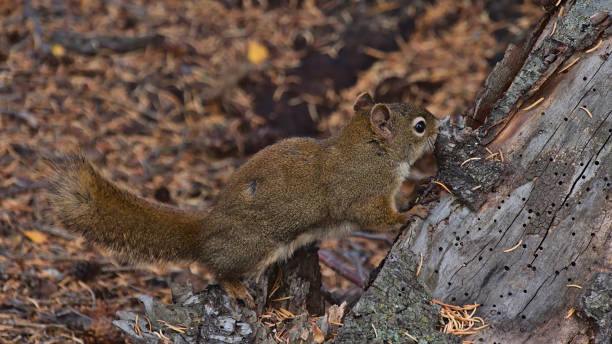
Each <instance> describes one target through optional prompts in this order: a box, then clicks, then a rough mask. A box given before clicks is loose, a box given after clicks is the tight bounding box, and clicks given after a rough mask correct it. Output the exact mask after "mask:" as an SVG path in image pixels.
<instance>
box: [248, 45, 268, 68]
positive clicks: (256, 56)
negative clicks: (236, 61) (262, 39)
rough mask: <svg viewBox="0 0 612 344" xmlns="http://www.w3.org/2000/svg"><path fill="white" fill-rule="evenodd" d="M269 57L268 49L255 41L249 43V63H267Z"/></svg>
mask: <svg viewBox="0 0 612 344" xmlns="http://www.w3.org/2000/svg"><path fill="white" fill-rule="evenodd" d="M268 55H269V54H268V48H266V47H265V46H263V45H262V44H261V43H258V42H255V41H250V42H249V51H248V53H247V57H248V58H249V61H251V62H253V63H255V64H259V63H262V62H263V61H265V60H266V59H267V58H268Z"/></svg>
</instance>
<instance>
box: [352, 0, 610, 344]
mask: <svg viewBox="0 0 612 344" xmlns="http://www.w3.org/2000/svg"><path fill="white" fill-rule="evenodd" d="M564 5H565V7H564V13H563V14H562V15H560V16H558V15H557V14H558V13H557V12H558V11H559V10H560V7H557V8H555V9H554V11H555V12H553V13H551V14H549V15H547V16H546V17H545V18H544V20H543V22H542V23H541V25H540V26H539V27H538V28H537V29H536V32H535V34H534V36H533V38H532V39H531V41H530V42H531V43H528V44H525V45H523V46H522V47H523V49H528V50H526V51H517V50H516V49H518V48H510V49H509V51H508V52H507V53H506V58H505V59H504V60H503V61H502V62H501V64H500V65H498V66H497V67H496V69H495V71H493V72H492V74H491V75H492V76H503V77H501V79H499V80H498V81H496V80H495V78H492V77H490V78H489V79H488V80H487V83H486V84H485V89H484V90H483V91H482V92H481V93H480V94H479V98H478V99H477V100H476V101H475V102H474V104H475V106H474V107H473V108H472V109H471V110H470V111H469V112H468V113H467V114H466V118H467V119H468V122H469V124H470V125H471V126H472V127H473V128H477V129H476V130H475V131H474V132H473V133H471V134H470V133H469V130H468V129H463V130H461V129H454V131H453V133H452V134H451V137H450V138H449V142H450V143H453V142H455V143H456V145H455V147H454V149H455V152H454V156H453V155H452V154H443V153H444V148H448V145H445V146H444V147H441V146H440V143H438V146H437V154H438V157H439V159H440V160H441V165H442V166H446V167H442V168H441V170H442V173H443V174H441V175H440V176H439V177H440V180H442V181H443V182H444V183H445V184H446V185H447V186H448V187H450V189H451V190H452V191H453V194H454V195H448V194H442V197H441V199H440V200H439V201H438V202H437V203H435V204H432V205H430V207H431V210H430V215H429V217H428V218H427V219H425V220H417V221H416V222H414V223H412V224H411V225H409V226H408V228H407V229H406V231H407V232H406V235H405V236H404V237H403V238H402V239H400V240H399V241H398V242H397V243H396V244H395V246H394V248H393V249H392V251H391V252H390V254H389V256H388V257H387V260H386V262H385V263H384V265H383V266H382V268H381V270H380V273H379V274H378V277H377V278H376V280H375V281H374V282H373V284H372V286H376V285H379V284H380V283H383V284H384V283H386V282H385V280H386V279H387V278H388V276H393V275H395V274H399V273H400V272H401V270H398V268H397V266H396V265H395V264H393V263H392V262H394V261H397V260H405V259H406V257H411V256H414V255H417V256H418V255H419V254H420V253H422V254H423V256H424V263H423V268H422V271H421V274H420V275H419V280H420V281H421V282H423V283H425V284H426V285H427V286H428V287H429V288H430V289H431V290H432V294H433V297H434V298H436V299H440V300H442V301H443V302H447V303H451V304H459V305H461V304H471V303H479V304H481V305H482V306H481V307H479V308H478V311H477V313H476V315H478V316H481V317H483V318H484V319H485V320H486V321H487V322H489V323H491V327H489V328H487V329H485V330H482V331H480V332H479V334H477V335H472V336H468V337H465V338H464V339H466V340H472V341H476V342H484V343H493V342H497V343H500V342H501V343H527V342H529V343H570V342H573V343H577V342H581V340H583V339H585V338H586V339H589V338H591V339H592V338H594V336H597V338H598V340H603V341H601V342H609V341H610V338H609V336H610V335H609V334H607V333H608V332H606V331H607V330H606V331H604V329H603V328H602V329H599V327H598V326H601V325H598V324H599V322H598V321H600V320H601V319H604V320H603V322H604V323H606V321H608V320H605V319H609V312H610V311H609V310H608V311H607V312H608V313H607V315H606V316H607V317H608V318H605V317H603V316H600V317H599V318H598V319H596V321H595V324H594V325H593V324H592V323H591V322H590V321H586V320H585V318H586V317H584V316H581V314H582V312H584V314H586V315H589V311H588V310H586V309H584V308H583V307H577V306H576V307H577V311H578V312H577V313H576V314H578V315H579V316H577V315H573V316H571V317H569V318H568V319H565V317H566V314H568V311H569V310H570V309H571V308H573V307H574V302H575V301H576V299H577V298H578V295H579V293H580V289H579V288H577V287H575V286H572V285H579V286H582V287H583V288H588V287H589V285H590V283H592V282H590V281H592V280H593V278H594V276H595V275H596V274H598V273H600V272H609V271H610V270H611V269H612V240H611V234H612V233H611V229H612V201H611V200H610V195H611V194H612V187H611V184H610V183H611V182H612V144H611V141H612V92H611V87H610V80H612V59H609V55H610V53H611V52H612V39H611V38H610V32H611V28H610V23H611V22H612V18H610V14H609V13H605V10H609V9H610V5H609V1H596V0H591V1H588V0H584V1H575V2H568V3H565V4H564ZM602 14H603V15H602ZM600 17H601V18H600ZM554 22H557V24H556V26H557V27H556V31H555V33H554V34H553V35H552V37H551V35H550V33H551V31H552V28H553V25H554ZM599 40H602V43H601V45H600V46H599V48H597V49H596V50H595V51H593V52H588V53H587V52H586V51H585V50H588V48H589V47H591V46H594V45H595V44H597V43H598V41H599ZM578 57H579V58H580V60H579V61H578V62H577V63H576V64H575V65H573V66H572V67H571V68H569V70H567V71H566V72H564V73H559V71H560V70H561V69H562V68H563V67H565V66H567V65H568V64H569V63H570V62H572V61H574V60H575V59H576V58H578ZM516 66H519V67H520V68H516ZM507 80H512V83H511V84H510V85H509V86H507V87H497V86H496V85H495V83H496V82H500V83H502V85H505V82H506V81H507ZM492 85H493V86H492ZM500 89H501V90H503V91H502V92H500ZM491 94H493V95H495V96H494V97H493V96H491ZM540 98H544V99H543V101H541V102H540V103H539V104H538V105H537V106H535V107H533V108H531V109H529V110H523V109H524V108H525V107H526V106H527V105H528V104H532V103H534V102H536V100H538V99H540ZM581 107H584V108H585V109H588V110H589V111H590V113H591V114H592V118H591V117H590V116H589V114H587V111H585V110H583V109H581ZM479 123H483V125H482V126H478V125H479ZM466 131H467V132H468V136H469V135H473V142H477V143H478V142H479V143H481V144H483V145H486V146H487V147H488V148H489V149H490V150H491V151H493V152H496V151H498V150H501V151H502V152H503V155H504V158H505V159H504V163H503V172H501V174H500V176H499V179H498V180H497V181H494V184H495V185H492V184H487V183H485V184H487V185H489V187H486V188H485V187H483V188H482V191H481V190H480V189H479V190H478V191H481V193H480V195H478V196H477V197H476V198H474V197H475V196H476V195H469V194H468V193H467V192H466V190H467V189H468V188H469V187H470V186H472V185H474V184H475V183H476V182H475V181H474V180H473V179H474V176H473V172H471V170H479V169H483V170H486V171H494V170H495V168H494V166H493V165H491V163H490V162H489V161H487V160H486V159H484V158H485V155H484V154H483V153H482V149H483V148H484V147H482V146H480V147H476V146H477V145H476V144H472V145H470V144H464V142H466V141H465V138H463V137H461V135H457V133H458V132H461V133H462V134H465V133H466ZM467 157H479V158H482V159H481V160H474V161H470V162H468V163H467V164H466V165H464V166H460V164H461V163H462V162H464V161H465V159H466V158H467ZM491 168H493V170H491ZM486 175H488V176H491V178H493V179H495V178H494V174H491V173H488V172H487V173H486ZM491 178H489V179H487V180H491ZM519 243H520V244H519ZM517 244H519V245H518V247H517V248H516V249H514V250H512V251H510V252H504V250H507V249H509V248H512V247H514V246H517ZM412 264H415V263H414V261H413V263H412ZM568 285H569V286H568ZM368 293H374V294H383V295H384V294H385V293H386V289H385V288H379V287H374V288H373V287H370V288H369V289H368V290H366V292H365V293H364V297H365V296H367V295H368ZM352 318H355V315H354V314H350V315H349V317H348V319H347V320H346V321H347V322H348V321H352V320H351V319H352ZM396 330H397V329H396ZM597 331H599V332H597ZM596 333H597V334H596ZM601 336H604V339H599V338H600V337H601Z"/></svg>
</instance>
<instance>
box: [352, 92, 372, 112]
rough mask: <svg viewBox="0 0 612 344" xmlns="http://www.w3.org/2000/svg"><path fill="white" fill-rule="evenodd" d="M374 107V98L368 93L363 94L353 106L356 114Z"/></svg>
mask: <svg viewBox="0 0 612 344" xmlns="http://www.w3.org/2000/svg"><path fill="white" fill-rule="evenodd" d="M372 105H374V100H373V99H372V96H370V94H369V93H368V92H363V93H362V94H360V95H359V96H358V97H357V100H356V101H355V105H353V110H355V112H358V111H360V110H366V109H369V108H371V107H372Z"/></svg>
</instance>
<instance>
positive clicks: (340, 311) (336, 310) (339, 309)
mask: <svg viewBox="0 0 612 344" xmlns="http://www.w3.org/2000/svg"><path fill="white" fill-rule="evenodd" d="M345 307H346V301H344V302H342V304H341V305H340V306H338V305H333V306H331V307H329V310H328V311H327V314H328V316H327V319H328V321H329V322H335V323H340V322H341V321H342V316H343V315H344V308H345Z"/></svg>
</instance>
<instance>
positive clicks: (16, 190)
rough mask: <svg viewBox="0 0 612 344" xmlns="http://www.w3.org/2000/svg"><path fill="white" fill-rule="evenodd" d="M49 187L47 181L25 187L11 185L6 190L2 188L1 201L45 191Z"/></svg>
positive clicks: (0, 189)
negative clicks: (18, 195) (22, 194)
mask: <svg viewBox="0 0 612 344" xmlns="http://www.w3.org/2000/svg"><path fill="white" fill-rule="evenodd" d="M48 186H49V183H48V182H46V181H42V182H30V183H27V184H25V185H11V186H7V187H4V188H0V199H4V198H10V197H12V196H15V195H17V194H20V193H27V192H32V191H35V190H39V189H44V188H46V187H48Z"/></svg>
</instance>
